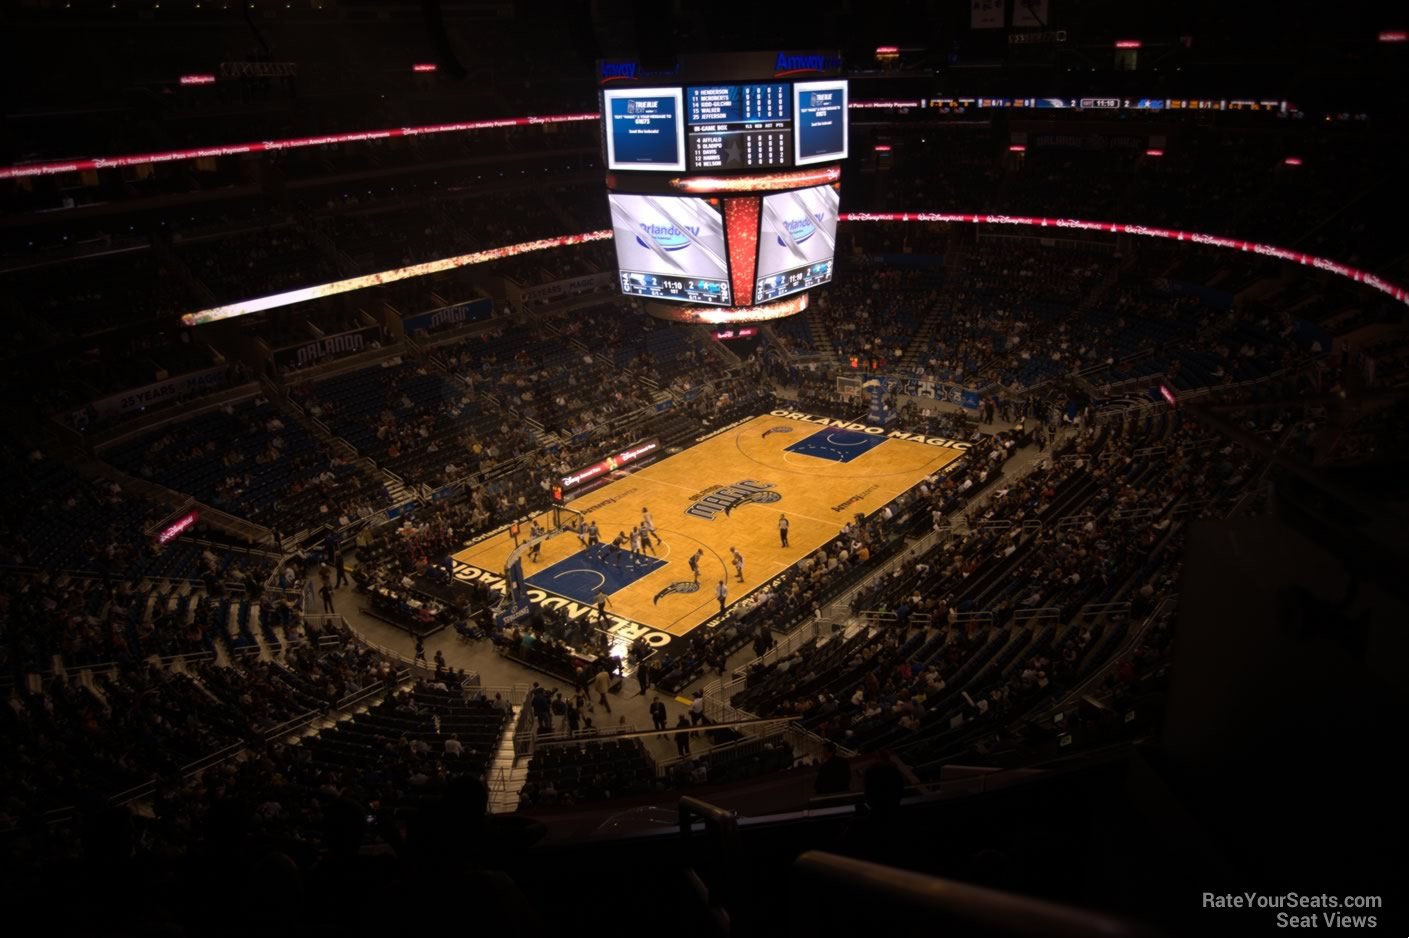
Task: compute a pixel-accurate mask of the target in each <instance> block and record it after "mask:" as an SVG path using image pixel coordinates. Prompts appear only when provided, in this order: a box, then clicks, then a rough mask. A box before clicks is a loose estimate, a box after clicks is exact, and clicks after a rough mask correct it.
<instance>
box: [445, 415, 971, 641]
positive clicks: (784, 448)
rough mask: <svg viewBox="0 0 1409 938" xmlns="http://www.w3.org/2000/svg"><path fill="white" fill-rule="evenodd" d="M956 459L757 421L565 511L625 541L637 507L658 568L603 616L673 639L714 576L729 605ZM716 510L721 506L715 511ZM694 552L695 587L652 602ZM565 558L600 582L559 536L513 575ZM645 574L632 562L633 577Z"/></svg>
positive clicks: (477, 548) (692, 617) (699, 617)
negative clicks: (782, 518) (649, 527)
mask: <svg viewBox="0 0 1409 938" xmlns="http://www.w3.org/2000/svg"><path fill="white" fill-rule="evenodd" d="M856 453H859V454H860V455H854V454H856ZM961 453H962V450H961V449H958V448H951V447H948V446H944V445H936V443H935V442H934V441H931V442H929V443H925V442H915V441H912V440H906V439H897V438H892V437H889V436H886V435H880V434H876V433H870V434H866V433H861V432H858V431H856V430H844V429H837V428H828V427H826V426H822V425H818V424H813V423H807V422H803V421H801V420H796V419H790V418H787V417H779V416H762V417H755V418H753V419H752V420H749V421H747V422H745V423H743V424H741V425H739V426H737V427H734V428H732V429H729V430H726V431H724V432H722V433H720V434H718V435H716V436H713V437H710V438H709V439H706V440H704V441H702V442H700V443H698V444H696V445H695V446H692V447H690V448H689V449H687V450H685V451H684V452H682V453H679V454H677V455H674V456H670V457H668V458H666V459H663V460H661V461H659V462H657V463H655V464H654V465H651V466H648V467H646V468H645V469H641V470H638V471H636V472H632V473H630V474H620V473H619V478H617V480H616V481H613V482H611V483H609V484H607V485H604V486H602V487H601V488H598V489H596V490H594V491H592V492H589V493H587V494H586V495H583V496H582V497H581V498H578V499H577V500H576V501H574V502H572V503H571V507H573V508H575V509H577V510H578V511H581V512H584V513H585V515H586V517H587V519H588V520H589V521H596V522H597V525H598V527H599V529H600V531H601V537H602V540H603V541H610V540H611V539H612V538H613V537H615V536H616V534H617V532H618V531H625V532H627V533H628V534H629V533H630V531H631V528H632V527H633V526H634V525H636V524H639V523H640V521H641V509H642V508H643V507H649V508H650V510H651V516H652V518H653V519H654V522H655V525H656V530H657V532H658V533H659V534H660V536H661V538H662V539H663V540H664V543H663V544H662V545H661V546H660V547H659V548H657V551H658V555H659V557H660V558H661V559H663V560H665V561H666V563H665V564H664V565H663V566H660V567H658V568H656V569H653V570H651V571H650V572H648V573H645V574H644V575H641V576H639V578H637V579H635V580H634V582H630V583H628V584H627V585H625V586H622V587H621V588H619V589H618V590H617V591H616V592H614V593H612V594H611V604H612V605H611V607H610V610H609V611H610V612H612V613H614V614H615V615H617V616H621V617H623V618H625V619H629V620H631V621H633V622H636V623H639V624H641V625H644V626H647V627H649V628H651V629H655V630H658V631H661V632H666V633H669V634H671V635H675V636H680V635H684V634H686V633H687V632H689V631H690V630H692V629H694V628H696V627H698V626H699V625H701V624H703V623H705V622H707V621H708V620H709V619H710V618H712V617H713V616H716V615H717V614H718V613H719V602H718V600H717V599H716V596H715V588H716V585H717V584H718V582H719V581H720V580H721V579H723V580H724V581H725V582H726V583H727V585H728V587H729V597H728V603H729V604H731V605H732V604H733V603H735V602H737V601H738V600H740V599H742V598H743V597H745V596H746V595H748V594H749V593H750V592H752V591H754V590H756V589H758V588H759V587H760V586H762V585H764V584H766V583H767V582H768V581H769V580H771V579H773V578H774V577H776V576H778V575H779V574H780V573H781V572H783V571H784V570H786V569H787V568H788V567H790V566H791V565H793V564H794V563H796V562H797V561H799V560H801V559H802V558H803V557H805V556H807V555H808V554H810V553H811V552H812V551H814V550H816V549H817V548H819V547H821V546H822V545H823V544H825V543H826V542H827V541H828V540H830V539H831V538H832V537H834V536H835V535H836V534H837V532H838V531H839V530H840V529H841V527H842V526H843V525H844V524H845V523H846V522H847V521H848V520H849V519H851V518H852V517H854V516H855V515H856V514H857V513H858V512H860V513H864V514H868V515H869V514H870V513H871V512H874V511H876V510H878V509H880V508H881V507H882V506H883V505H884V504H885V503H886V502H888V501H890V500H891V499H893V498H895V497H896V496H897V495H899V494H900V493H901V492H904V491H905V490H906V489H909V488H911V487H912V486H914V485H916V484H918V483H919V482H920V480H921V479H923V478H924V477H925V476H927V475H930V474H931V473H935V472H938V471H939V470H941V469H943V468H944V467H946V466H948V465H949V464H950V463H952V462H953V461H954V460H955V459H957V458H958V457H959V456H960V455H961ZM740 483H746V484H745V485H744V486H740V485H739V484H740ZM749 483H751V484H749ZM774 496H776V498H775V497H774ZM724 505H729V506H730V510H729V512H728V513H727V514H726V513H725V512H724V511H723V510H722V506H724ZM784 513H785V514H786V515H787V516H788V520H789V522H790V523H791V526H790V528H789V531H788V535H789V538H788V539H789V543H790V546H789V547H788V548H786V549H785V548H783V547H781V546H780V539H779V536H778V519H779V515H780V514H784ZM513 546H514V545H513V541H512V540H511V538H510V536H509V534H508V533H507V532H504V533H500V534H497V535H495V536H493V537H490V538H487V539H486V540H483V541H481V542H479V543H477V544H473V545H471V546H470V547H468V548H467V549H465V550H463V551H461V552H460V553H458V554H456V555H455V558H454V559H455V560H457V561H460V562H461V563H463V564H468V565H470V566H472V567H477V568H479V569H480V570H484V571H488V572H491V573H495V574H502V573H503V567H504V561H505V559H506V558H507V556H508V555H509V553H510V551H511V550H512V549H513ZM731 547H737V548H738V549H739V551H741V552H742V553H743V555H744V558H745V563H744V582H743V583H740V582H738V579H737V577H736V576H735V574H734V568H733V566H732V564H731V563H730V553H729V549H730V548H731ZM697 549H703V551H704V556H703V557H702V558H701V561H700V586H699V590H698V591H696V592H672V593H667V594H666V595H663V596H660V597H659V599H658V600H657V599H656V597H657V596H658V594H660V593H661V591H662V590H665V589H666V588H667V587H669V586H670V585H671V584H672V583H676V582H680V581H693V579H694V577H693V576H692V574H691V573H690V568H689V558H690V555H691V554H693V553H694V552H695V551H696V550H697ZM650 556H651V555H650V554H645V557H646V558H649V557H650ZM569 558H576V560H575V562H574V563H573V564H565V565H564V566H563V568H560V569H567V568H568V567H572V568H578V567H579V566H581V567H582V568H583V569H580V570H578V571H577V572H575V573H574V576H575V577H577V578H579V579H580V578H582V577H599V576H600V574H596V573H592V572H591V570H590V568H591V567H593V566H594V565H599V564H600V561H599V560H588V559H586V558H585V557H584V555H583V554H582V545H581V544H580V543H579V541H578V539H577V538H576V537H574V536H573V535H571V534H564V535H560V536H558V537H555V538H552V539H551V540H548V541H545V542H544V543H543V545H542V558H541V560H540V561H539V562H538V563H532V562H530V561H528V559H527V558H525V560H524V565H523V568H524V571H523V572H524V576H525V577H526V578H528V579H529V580H530V581H532V580H533V578H534V575H535V573H537V572H540V571H545V570H546V569H547V568H549V567H552V566H553V565H554V564H558V563H560V562H561V561H565V560H568V559H569ZM577 561H581V564H580V565H579V563H578V562H577ZM628 566H629V564H628ZM647 566H650V565H649V564H645V563H643V564H642V566H641V569H643V570H644V569H645V568H646V567H647ZM609 572H611V571H609ZM546 579H547V577H543V576H541V577H539V581H540V582H539V583H537V584H535V585H538V586H540V587H543V588H545V589H549V590H551V586H545V585H544V581H545V580H546ZM588 582H589V583H590V584H593V585H595V583H597V582H598V581H597V580H588ZM588 588H589V589H591V588H592V587H591V586H589V587H588ZM581 592H582V588H581V586H580V585H579V586H578V587H577V588H576V589H575V591H573V592H564V593H563V594H562V595H564V596H567V597H568V598H569V599H576V600H577V601H578V602H581V598H580V595H581Z"/></svg>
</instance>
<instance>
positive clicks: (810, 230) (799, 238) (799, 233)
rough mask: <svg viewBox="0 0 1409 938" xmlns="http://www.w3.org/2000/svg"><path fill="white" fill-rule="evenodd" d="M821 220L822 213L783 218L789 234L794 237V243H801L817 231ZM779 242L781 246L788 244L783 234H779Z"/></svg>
mask: <svg viewBox="0 0 1409 938" xmlns="http://www.w3.org/2000/svg"><path fill="white" fill-rule="evenodd" d="M821 221H822V216H821V215H813V216H811V217H808V216H807V215H804V216H802V217H801V218H785V219H784V220H783V227H784V228H786V229H787V230H788V234H789V235H790V236H791V237H792V239H793V243H794V244H801V243H802V242H804V241H806V240H807V239H808V238H810V237H812V236H813V235H815V234H816V233H817V226H818V224H820V223H821ZM778 244H779V246H780V247H787V246H788V242H786V241H784V240H783V236H782V235H781V234H780V235H778Z"/></svg>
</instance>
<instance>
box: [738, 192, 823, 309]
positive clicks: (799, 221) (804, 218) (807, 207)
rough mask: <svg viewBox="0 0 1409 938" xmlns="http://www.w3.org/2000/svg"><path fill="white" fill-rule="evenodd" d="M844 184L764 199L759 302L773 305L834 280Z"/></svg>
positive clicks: (756, 289)
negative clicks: (772, 303)
mask: <svg viewBox="0 0 1409 938" xmlns="http://www.w3.org/2000/svg"><path fill="white" fill-rule="evenodd" d="M840 209H841V189H840V186H836V185H832V186H814V187H813V188H811V189H799V190H797V191H794V192H775V193H773V194H772V195H765V196H764V197H763V214H762V218H761V219H760V221H759V235H758V267H757V281H756V283H755V284H754V302H755V303H768V302H771V301H772V300H777V299H781V298H782V297H785V296H788V295H790V294H793V293H798V292H800V291H802V290H806V289H809V288H811V287H815V286H820V285H821V284H824V283H828V282H830V281H831V279H832V265H833V260H834V257H835V255H836V244H837V219H838V215H839V213H840Z"/></svg>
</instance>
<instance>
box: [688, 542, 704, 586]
mask: <svg viewBox="0 0 1409 938" xmlns="http://www.w3.org/2000/svg"><path fill="white" fill-rule="evenodd" d="M703 556H704V550H703V549H700V550H697V551H695V552H694V553H693V554H691V555H690V572H691V573H693V574H694V575H695V582H696V583H698V582H700V558H701V557H703Z"/></svg>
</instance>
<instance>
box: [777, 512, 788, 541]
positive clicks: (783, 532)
mask: <svg viewBox="0 0 1409 938" xmlns="http://www.w3.org/2000/svg"><path fill="white" fill-rule="evenodd" d="M778 540H780V541H782V542H783V546H784V547H787V546H788V516H787V515H784V514H780V515H778Z"/></svg>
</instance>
